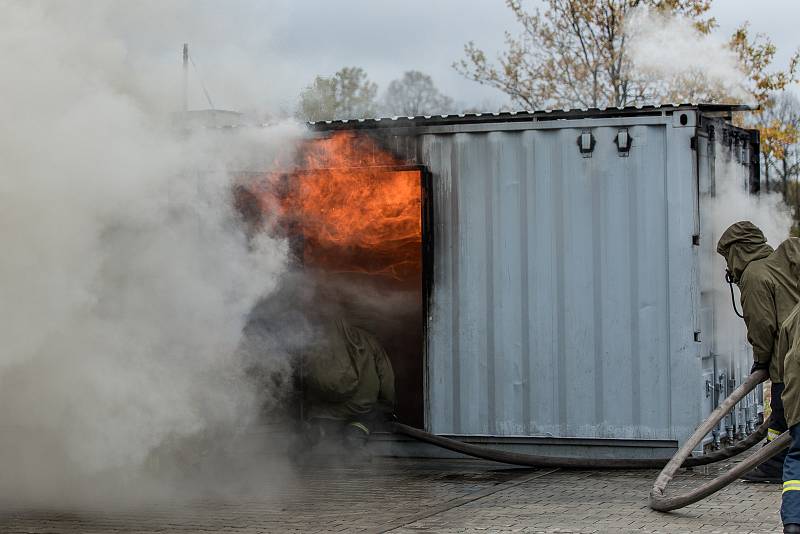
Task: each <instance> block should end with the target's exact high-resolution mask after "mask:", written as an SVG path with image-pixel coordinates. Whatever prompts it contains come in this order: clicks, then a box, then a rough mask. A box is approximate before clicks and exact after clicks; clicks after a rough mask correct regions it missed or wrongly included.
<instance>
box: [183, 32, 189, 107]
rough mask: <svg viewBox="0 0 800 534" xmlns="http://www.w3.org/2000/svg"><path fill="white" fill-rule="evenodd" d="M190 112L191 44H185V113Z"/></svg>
mask: <svg viewBox="0 0 800 534" xmlns="http://www.w3.org/2000/svg"><path fill="white" fill-rule="evenodd" d="M187 111H189V43H183V112H184V113H186V112H187Z"/></svg>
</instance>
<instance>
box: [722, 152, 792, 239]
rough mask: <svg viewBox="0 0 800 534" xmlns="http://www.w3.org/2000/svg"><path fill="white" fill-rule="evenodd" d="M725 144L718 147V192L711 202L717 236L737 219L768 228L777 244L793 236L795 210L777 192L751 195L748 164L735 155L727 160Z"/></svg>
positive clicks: (767, 230)
mask: <svg viewBox="0 0 800 534" xmlns="http://www.w3.org/2000/svg"><path fill="white" fill-rule="evenodd" d="M724 150H725V149H724V148H723V147H721V146H718V147H717V154H718V159H719V160H721V161H718V162H717V163H718V164H717V169H716V177H715V196H714V199H713V201H712V203H711V210H712V218H711V220H712V224H713V228H714V231H715V234H716V236H717V237H719V236H721V235H722V233H723V232H724V231H725V230H726V229H727V228H728V227H729V226H730V225H731V224H733V223H736V222H739V221H751V222H752V223H753V224H755V225H756V226H758V227H759V228H760V229H761V231H763V232H764V236H765V237H766V238H767V241H768V242H769V244H770V245H771V246H772V247H773V248H777V246H778V245H780V244H781V242H782V241H783V240H784V239H786V238H787V237H789V232H790V231H791V229H792V223H793V221H792V214H791V210H790V208H789V207H788V206H787V205H786V203H785V202H784V201H783V198H782V197H781V194H780V193H777V192H761V193H760V194H759V195H751V194H750V193H749V191H748V181H747V167H745V166H742V165H741V164H740V163H738V162H736V160H735V159H734V158H732V159H730V160H726V158H725V156H724V155H722V154H724Z"/></svg>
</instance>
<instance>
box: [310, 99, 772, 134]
mask: <svg viewBox="0 0 800 534" xmlns="http://www.w3.org/2000/svg"><path fill="white" fill-rule="evenodd" d="M678 109H682V110H686V109H696V110H698V111H700V112H701V113H705V114H713V115H718V116H723V117H725V118H730V116H731V113H733V112H734V111H752V110H754V109H756V108H755V107H753V106H750V105H746V104H662V105H652V106H627V107H619V108H582V109H553V110H540V111H501V112H497V113H463V114H458V115H420V116H416V117H385V118H374V119H342V120H332V121H317V122H309V123H308V125H309V127H310V128H311V129H313V130H319V131H325V130H353V129H374V128H406V127H415V126H438V125H453V124H479V123H496V122H524V121H549V120H561V119H592V118H606V117H627V116H637V115H638V116H642V115H664V114H670V113H672V112H674V111H676V110H678Z"/></svg>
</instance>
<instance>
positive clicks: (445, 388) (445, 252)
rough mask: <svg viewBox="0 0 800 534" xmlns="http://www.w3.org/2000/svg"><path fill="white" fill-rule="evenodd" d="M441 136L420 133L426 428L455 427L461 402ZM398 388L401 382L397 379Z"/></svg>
mask: <svg viewBox="0 0 800 534" xmlns="http://www.w3.org/2000/svg"><path fill="white" fill-rule="evenodd" d="M441 141H442V138H437V137H433V136H428V137H425V138H424V140H423V143H422V147H421V153H422V157H423V159H424V160H425V161H426V164H427V165H428V166H429V168H430V169H435V175H434V180H435V183H434V184H433V187H432V191H431V198H432V202H433V206H434V216H433V239H434V247H435V250H436V252H435V258H434V262H433V263H434V265H433V288H434V290H433V291H434V295H433V298H432V302H431V304H432V306H431V309H430V317H428V318H427V321H428V358H427V366H428V367H427V371H428V380H427V384H428V391H427V399H426V400H427V402H426V405H427V410H426V411H427V421H426V426H427V428H428V429H429V430H431V431H432V432H457V431H458V429H459V428H460V421H459V419H458V414H459V409H460V408H459V407H460V404H461V394H460V385H461V376H460V369H459V359H458V354H459V348H458V342H459V339H460V338H459V336H458V322H459V313H458V308H457V307H456V306H455V301H456V299H457V296H458V284H459V274H458V263H457V262H454V261H453V258H455V257H457V256H458V248H457V247H458V242H457V240H456V239H455V238H454V236H455V235H456V232H457V228H455V227H454V226H453V225H452V224H451V222H452V221H455V220H458V205H457V198H458V195H457V190H456V185H457V184H455V183H454V182H453V176H452V172H451V169H452V165H451V163H452V159H453V145H452V143H450V142H441ZM398 386H399V387H402V385H401V384H398Z"/></svg>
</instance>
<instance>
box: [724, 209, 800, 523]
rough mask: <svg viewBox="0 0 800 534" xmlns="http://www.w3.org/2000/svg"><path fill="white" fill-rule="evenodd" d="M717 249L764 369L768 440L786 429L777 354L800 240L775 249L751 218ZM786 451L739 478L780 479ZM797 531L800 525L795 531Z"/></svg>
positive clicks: (792, 299) (792, 300)
mask: <svg viewBox="0 0 800 534" xmlns="http://www.w3.org/2000/svg"><path fill="white" fill-rule="evenodd" d="M717 252H718V253H719V254H720V255H722V256H723V257H724V258H725V261H726V262H727V266H728V273H727V276H728V279H729V280H730V281H731V282H732V283H736V284H737V285H738V286H739V289H740V291H741V304H742V313H743V315H744V321H745V324H746V325H747V340H748V341H749V342H750V344H751V345H752V346H753V359H754V363H753V369H752V370H751V372H752V371H755V370H758V369H768V370H769V376H770V380H771V381H772V386H771V402H770V407H771V409H772V415H771V416H770V426H769V434H768V437H767V440H768V441H771V440H772V439H774V438H775V437H777V436H778V435H779V434H780V433H781V432H783V431H785V430H786V429H787V424H786V419H785V417H784V412H783V403H782V402H781V393H782V392H783V387H784V384H783V361H782V354H780V355H777V356H776V354H777V352H778V351H777V339H778V333H779V328H780V326H781V325H782V324H783V322H784V321H785V320H786V319H787V318H788V316H789V314H790V313H791V312H792V309H793V308H794V307H795V305H796V304H797V302H798V300H800V287H799V286H798V279H797V277H796V276H795V275H794V272H795V270H796V267H797V266H798V265H800V240H799V239H797V238H789V239H787V240H785V241H784V242H783V243H781V244H780V245H779V246H778V248H777V250H774V251H773V249H772V247H770V246H769V245H768V244H767V240H766V239H765V237H764V234H763V232H762V231H761V230H760V229H759V228H758V227H757V226H755V225H754V224H753V223H751V222H750V221H741V222H738V223H735V224H733V225H731V226H730V227H729V228H728V229H727V230H725V232H724V233H723V234H722V237H720V240H719V243H718V245H717ZM783 458H784V455H782V454H781V455H778V456H776V457H773V458H771V459H770V460H767V461H766V462H764V463H763V464H761V465H760V466H758V467H756V468H755V469H753V470H752V471H751V472H750V473H748V474H747V475H745V476H744V477H743V478H744V479H745V480H749V481H751V482H768V483H775V484H777V483H780V482H781V481H782V471H783ZM799 532H800V531H799Z"/></svg>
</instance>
